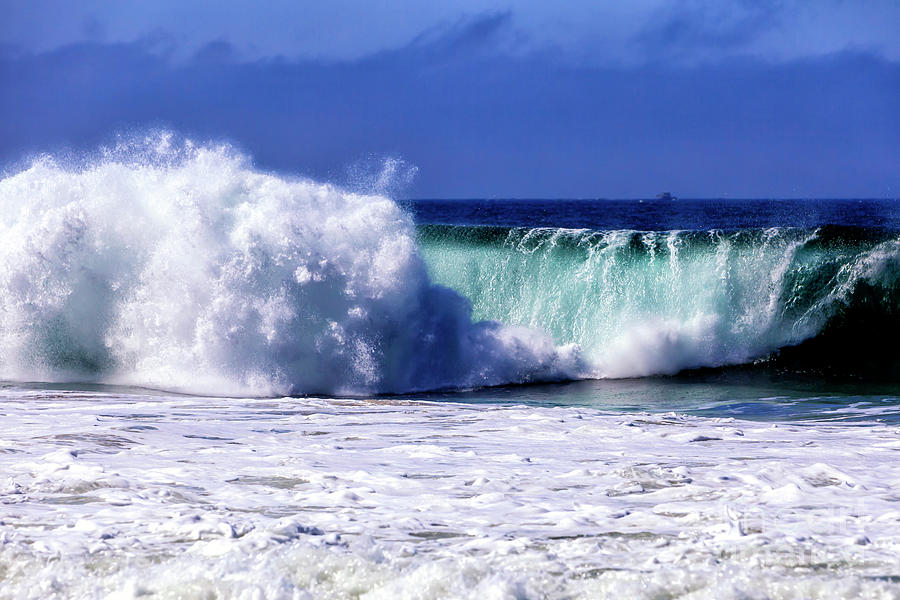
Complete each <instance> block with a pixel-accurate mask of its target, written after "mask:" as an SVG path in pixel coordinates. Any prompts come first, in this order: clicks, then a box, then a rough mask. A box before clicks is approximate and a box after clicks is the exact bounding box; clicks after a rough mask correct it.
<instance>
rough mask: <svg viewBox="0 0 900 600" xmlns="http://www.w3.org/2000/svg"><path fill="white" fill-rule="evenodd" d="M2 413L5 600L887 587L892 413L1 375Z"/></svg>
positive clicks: (765, 594) (792, 592) (858, 593)
mask: <svg viewBox="0 0 900 600" xmlns="http://www.w3.org/2000/svg"><path fill="white" fill-rule="evenodd" d="M3 413H4V432H3V434H2V438H0V473H3V479H0V502H2V504H0V506H2V507H3V510H2V513H0V598H3V599H16V600H25V599H35V600H37V599H41V600H46V599H53V598H60V599H62V598H72V599H89V598H109V599H111V600H112V599H120V600H121V599H138V598H162V599H169V598H171V599H175V598H181V599H184V598H191V599H197V600H200V599H207V598H238V599H257V598H259V599H271V600H282V599H290V600H294V599H297V598H317V599H319V598H322V599H329V598H333V599H338V598H364V599H377V598H384V599H421V600H426V599H435V600H437V599H440V598H471V599H473V600H475V599H483V598H496V599H510V600H511V599H521V598H529V599H531V598H536V599H537V598H660V597H667V598H672V597H689V598H697V599H706V598H708V599H711V600H712V599H715V600H722V599H732V598H733V599H738V598H783V599H788V598H796V599H798V600H799V599H807V598H858V597H867V598H892V597H896V595H897V583H896V577H897V575H898V573H900V565H898V562H897V557H898V554H900V514H898V510H897V493H896V490H897V486H898V484H900V465H898V462H897V460H896V454H897V449H898V447H900V442H898V433H900V431H898V428H897V427H896V426H890V425H884V424H875V423H873V422H871V421H870V422H869V423H868V424H867V425H866V426H854V425H847V424H830V423H822V422H813V423H810V422H806V423H777V424H772V423H759V422H756V423H754V422H748V421H736V420H733V419H714V418H700V417H691V416H684V415H677V414H671V413H664V414H655V415H654V414H647V413H636V414H635V413H632V414H623V413H618V414H617V413H604V412H600V411H597V410H595V409H591V408H585V407H576V408H562V407H555V408H552V407H543V408H542V407H522V406H502V405H479V406H474V405H466V404H457V403H432V402H425V403H421V402H419V403H416V402H404V401H391V402H373V401H336V400H316V399H312V398H301V399H297V398H286V399H275V400H238V399H212V398H208V397H204V398H192V397H184V396H179V397H166V396H159V395H156V396H153V395H149V394H146V393H139V392H130V393H112V392H110V391H104V390H99V391H93V392H89V393H88V392H84V391H77V390H68V391H52V390H46V389H30V390H27V389H15V388H6V389H4V390H3ZM877 416H878V412H877V410H876V411H875V412H874V413H873V414H872V417H871V418H872V419H874V418H875V417H877Z"/></svg>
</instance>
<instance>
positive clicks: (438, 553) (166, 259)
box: [0, 134, 900, 600]
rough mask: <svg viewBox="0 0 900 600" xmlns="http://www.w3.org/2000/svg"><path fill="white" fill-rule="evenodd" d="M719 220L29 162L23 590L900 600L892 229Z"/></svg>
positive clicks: (8, 219)
mask: <svg viewBox="0 0 900 600" xmlns="http://www.w3.org/2000/svg"><path fill="white" fill-rule="evenodd" d="M560 206H562V207H563V208H558V207H560ZM616 206H619V208H618V209H616V208H615V207H616ZM681 206H685V205H681ZM698 206H699V207H700V208H699V209H698V210H700V211H701V213H702V219H700V220H701V221H702V222H703V223H706V225H701V226H689V227H684V226H679V225H678V224H675V225H672V226H666V227H662V226H658V223H657V222H655V221H652V220H651V221H646V223H645V221H642V219H645V220H646V218H647V214H648V213H647V210H648V209H647V206H646V205H644V206H642V205H640V204H638V203H621V204H620V205H615V204H614V203H609V204H603V203H569V204H568V205H567V204H565V203H564V202H560V203H546V205H542V204H528V203H518V204H516V203H513V202H509V203H505V204H504V203H491V202H474V201H473V202H470V203H469V204H464V203H459V204H454V203H452V202H450V203H444V204H439V203H430V204H429V203H424V204H419V205H415V206H409V205H402V206H401V205H399V204H398V203H397V202H395V201H393V200H391V199H390V198H388V197H386V196H384V195H382V194H369V193H357V192H349V191H347V190H345V189H343V188H341V187H338V186H334V185H331V184H325V183H320V182H316V181H313V180H309V179H304V178H300V177H295V176H286V175H283V174H276V173H271V172H266V171H263V170H260V169H258V168H256V167H254V166H253V164H252V161H251V160H250V159H249V157H247V156H245V155H243V154H241V153H240V152H238V151H236V150H235V149H233V148H231V147H229V146H227V145H216V144H194V143H192V142H189V141H179V140H178V139H177V138H176V136H173V135H169V134H163V135H153V136H150V137H148V138H145V139H132V140H128V141H126V142H123V143H122V144H120V145H119V146H116V147H112V148H108V149H102V150H100V151H98V152H95V153H93V154H90V155H87V156H78V157H69V158H66V157H51V156H41V157H37V158H34V159H32V160H29V161H27V162H24V163H22V164H21V165H20V166H18V167H16V168H14V169H12V170H9V171H7V172H6V174H5V175H4V176H3V178H2V181H0V233H2V236H0V380H3V382H2V383H0V416H2V421H0V423H2V425H0V599H7V598H8V599H17V600H18V599H32V598H33V599H38V598H40V599H45V598H59V599H63V598H80V599H88V598H106V599H109V600H116V599H119V600H121V599H138V598H160V599H165V598H171V599H175V598H179V599H183V598H194V599H198V600H200V599H203V600H208V599H210V598H239V599H246V600H257V599H291V600H295V599H311V598H328V599H331V598H334V599H337V598H363V599H377V598H391V599H394V598H408V599H431V598H434V599H439V598H472V599H484V598H487V599H494V598H495V599H507V598H509V599H532V598H533V599H538V598H550V599H557V598H566V599H569V598H691V599H701V598H709V599H716V600H719V599H730V598H734V599H748V598H750V599H757V598H759V599H764V598H785V599H787V598H797V599H800V598H804V599H805V598H860V597H863V598H900V559H898V556H900V509H898V506H900V504H898V501H900V495H898V492H897V490H898V489H900V466H898V461H897V457H896V455H897V452H898V450H900V441H898V440H900V387H898V386H897V384H896V382H897V380H898V374H900V371H898V368H897V365H898V364H900V361H898V353H897V351H896V348H895V346H896V344H895V343H894V340H895V339H896V337H897V335H900V331H898V308H900V301H898V293H900V285H898V281H900V277H898V275H900V234H898V229H900V228H898V227H895V226H893V225H889V226H883V224H882V225H877V224H870V223H869V213H866V212H865V210H874V209H872V207H871V206H870V205H862V204H860V205H859V206H857V205H856V204H846V205H844V204H842V205H840V207H839V210H837V209H836V210H835V211H832V213H829V214H831V215H837V217H836V218H835V219H832V218H831V217H830V216H829V217H827V218H824V217H821V216H817V217H815V218H814V219H812V221H813V222H809V223H805V222H804V223H793V224H791V223H787V222H786V223H784V224H782V225H779V226H773V225H772V224H771V223H763V224H761V225H760V224H757V223H753V224H749V225H748V224H746V223H744V222H743V221H739V220H738V219H737V218H736V217H733V216H729V215H726V216H725V217H722V215H723V214H725V209H722V208H715V209H711V208H710V206H709V205H706V204H701V205H698ZM742 206H743V205H742ZM767 206H768V205H765V206H763V208H766V207H767ZM772 206H773V207H776V208H771V207H770V208H771V210H782V209H781V208H777V207H779V206H781V205H779V204H778V203H773V205H772ZM860 206H861V207H862V208H860ZM566 207H568V208H566ZM470 208H471V209H472V210H473V211H475V212H477V211H482V210H483V211H486V212H488V213H490V215H492V216H491V217H490V218H488V219H481V218H480V217H479V218H478V219H471V218H470V217H469V215H468V213H466V211H468V210H469V209H470ZM651 208H652V210H655V211H658V212H659V213H660V214H671V213H674V212H675V211H677V210H679V208H678V206H669V205H665V206H664V205H662V204H657V205H654V206H653V207H651ZM567 210H568V211H570V213H571V215H575V216H574V217H572V218H570V216H571V215H568V213H564V211H567ZM613 210H620V211H622V212H621V214H622V215H623V216H622V218H621V219H619V220H618V221H617V220H615V219H614V218H613V216H610V215H607V214H606V213H607V212H612V211H613ZM681 210H686V211H689V210H693V209H691V208H690V206H688V207H687V208H683V209H681ZM767 210H768V208H767ZM878 210H880V209H878ZM423 211H426V212H427V211H432V213H433V214H437V213H438V212H440V211H443V212H442V214H443V215H444V216H442V217H440V218H428V217H423V216H422V215H423ZM548 211H549V212H548ZM553 211H557V212H553ZM591 211H595V212H594V213H591ZM716 211H718V212H716ZM860 211H861V212H860ZM588 213H591V214H600V215H601V217H602V219H601V220H604V219H605V220H604V221H603V223H607V224H609V223H615V224H616V226H609V225H603V224H602V223H601V224H599V225H596V226H595V225H592V224H584V223H581V222H580V221H579V219H581V220H582V221H583V220H584V219H586V218H587V217H586V216H585V215H588ZM548 214H549V215H550V216H549V217H548V216H547V215H548ZM698 214H699V213H698ZM448 215H449V216H448ZM516 215H519V216H516ZM522 215H524V217H523V216H522ZM567 215H568V216H567ZM858 215H862V216H861V217H860V216H858ZM692 218H693V217H692ZM616 219H618V217H616ZM717 219H718V220H719V221H722V222H717V221H716V220H717ZM779 219H782V217H779ZM657 220H658V219H657ZM784 220H787V219H784ZM548 221H549V222H548ZM620 221H621V222H620ZM654 223H656V224H654ZM876 225H877V226H876ZM834 378H837V379H834Z"/></svg>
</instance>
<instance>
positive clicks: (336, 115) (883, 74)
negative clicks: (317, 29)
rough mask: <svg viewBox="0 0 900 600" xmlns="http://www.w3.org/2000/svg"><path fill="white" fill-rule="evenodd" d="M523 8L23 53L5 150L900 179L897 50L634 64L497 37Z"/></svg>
mask: <svg viewBox="0 0 900 600" xmlns="http://www.w3.org/2000/svg"><path fill="white" fill-rule="evenodd" d="M514 23H515V22H514V21H513V20H512V17H511V16H510V15H509V13H489V14H487V15H481V16H477V17H473V18H471V19H470V20H468V21H463V22H452V23H450V24H449V25H447V26H446V27H444V28H442V29H438V30H431V31H429V32H428V34H427V35H423V36H419V37H418V38H416V39H415V41H414V42H413V43H410V44H407V45H405V46H403V47H402V48H400V49H397V50H393V51H389V52H378V53H375V54H372V55H369V56H366V57H364V58H359V59H354V60H343V61H338V60H333V59H323V60H312V59H306V60H289V59H285V58H278V59H265V60H255V61H246V60H241V59H239V58H237V57H235V50H234V46H233V44H232V43H231V42H230V41H227V40H225V39H222V40H219V41H218V42H215V43H213V44H211V45H208V46H207V47H206V48H204V49H203V50H202V51H200V52H198V53H196V54H195V55H194V56H192V57H191V58H189V59H186V60H172V59H170V57H168V56H167V55H166V54H165V53H160V51H158V50H157V48H158V47H159V46H160V44H159V42H158V41H154V40H144V41H141V42H134V43H128V44H113V43H106V44H104V43H85V44H77V45H71V46H67V47H65V48H61V49H57V50H54V51H52V52H45V53H38V54H22V53H18V54H15V53H13V54H9V53H7V54H5V55H0V86H2V87H3V89H7V90H16V93H15V94H3V95H2V96H0V116H2V118H0V161H3V162H6V163H7V164H9V163H11V162H15V161H17V160H20V159H21V158H22V156H23V155H25V154H27V153H30V152H40V151H46V150H54V149H58V148H62V147H69V148H73V149H79V148H92V147H96V145H97V144H99V143H102V142H105V141H109V139H110V136H112V135H114V134H115V133H116V132H117V131H128V130H131V129H134V128H140V127H147V126H167V127H171V128H173V129H175V130H177V131H179V132H181V133H184V134H185V135H188V136H191V137H195V138H200V139H208V138H214V139H229V140H232V141H234V142H236V143H237V144H238V145H239V146H240V147H242V148H244V149H246V150H248V151H249V152H250V153H251V154H252V155H253V156H254V158H255V160H256V161H257V163H258V164H259V165H260V166H262V167H264V168H271V169H276V170H284V171H290V172H295V173H303V174H308V175H312V176H317V177H324V178H329V179H332V180H343V179H345V178H346V173H347V169H348V168H347V166H348V165H354V164H362V163H360V161H363V163H365V164H369V163H368V162H366V161H370V162H371V157H373V156H374V157H402V159H405V160H406V161H408V162H409V163H411V164H414V165H416V166H417V167H419V173H418V177H417V179H416V183H415V187H413V188H412V189H410V190H409V192H407V193H409V194H414V195H418V196H432V197H472V196H518V197H536V196H537V197H563V196H568V197H584V196H608V197H634V196H652V195H653V194H655V193H656V192H658V191H659V190H660V189H671V190H672V191H673V192H674V193H677V194H679V195H682V196H685V197H688V196H723V195H732V196H767V197H769V196H798V195H800V196H859V195H864V196H890V195H896V194H897V190H898V189H900V181H898V178H900V174H898V172H897V170H896V165H897V164H900V106H898V98H900V65H897V64H895V63H891V62H888V61H885V60H884V59H883V58H880V57H878V56H875V55H872V54H869V53H840V54H834V55H830V56H826V57H820V58H810V59H804V60H793V61H786V62H782V63H777V64H773V63H771V62H769V61H761V60H752V59H748V58H746V57H744V58H741V59H739V60H738V59H735V60H723V61H722V62H720V63H715V64H693V65H684V64H681V65H671V64H644V65H641V66H639V67H636V68H624V67H608V66H596V65H589V64H572V63H571V62H566V61H559V60H557V59H556V58H555V57H553V56H549V57H548V56H547V55H545V54H539V53H518V54H515V53H508V52H495V51H494V49H495V48H496V47H497V46H498V45H499V46H501V47H502V46H503V44H506V43H507V40H508V37H507V36H509V35H510V31H511V30H512V31H514V29H515V27H514ZM704 43H707V42H704ZM719 43H722V44H727V43H731V42H729V41H728V40H725V41H722V42H719ZM372 164H379V161H378V160H375V161H374V162H373V163H372ZM351 171H352V168H351ZM373 172H374V171H373ZM375 179H377V178H375ZM373 181H374V179H373Z"/></svg>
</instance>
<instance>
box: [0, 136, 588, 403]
mask: <svg viewBox="0 0 900 600" xmlns="http://www.w3.org/2000/svg"><path fill="white" fill-rule="evenodd" d="M0 303H2V306H3V311H2V313H0V378H2V379H12V380H20V381H21V380H25V381H59V380H63V381H65V380H76V381H102V382H119V383H123V382H124V383H129V384H135V385H143V386H150V387H159V388H164V389H179V390H193V391H202V392H207V393H218V394H241V393H250V394H255V395H271V394H287V393H295V394H296V393H314V392H316V393H355V394H360V393H374V392H399V391H409V390H415V389H433V388H442V387H474V386H482V385H496V384H503V383H510V382H523V381H532V380H548V379H549V380H553V379H563V378H570V377H575V376H578V375H579V374H580V371H581V370H582V367H581V366H580V363H579V360H578V356H577V348H575V347H574V346H567V347H563V348H560V347H556V346H555V345H554V344H553V342H552V341H551V339H550V338H549V337H548V336H547V335H545V334H543V333H542V332H540V331H536V330H527V329H524V328H516V327H504V326H501V325H499V324H498V323H494V322H482V323H472V319H471V308H470V304H469V302H468V300H467V299H465V298H464V297H462V296H460V295H459V294H457V293H456V292H454V291H452V290H449V289H446V288H443V287H439V286H435V285H433V284H432V283H431V282H430V280H429V277H428V275H427V273H426V269H425V265H424V263H423V261H422V259H421V257H420V254H419V252H418V249H417V246H416V235H415V229H414V226H413V224H412V222H411V220H410V218H409V216H408V215H407V214H406V213H405V212H403V211H402V210H401V209H400V208H399V207H398V206H397V205H396V204H395V203H394V202H392V201H391V200H389V199H387V198H385V197H382V196H367V195H361V194H354V193H348V192H344V191H342V190H340V189H337V188H335V187H332V186H330V185H324V184H319V183H316V182H312V181H308V180H300V179H292V178H287V177H280V176H276V175H273V174H267V173H262V172H259V171H256V170H254V169H253V168H251V167H250V165H249V164H248V161H247V159H246V158H245V157H243V156H241V155H240V154H238V153H236V152H235V151H233V150H231V149H229V148H228V147H216V146H193V145H191V144H190V143H187V144H183V145H175V144H173V143H172V142H171V138H170V136H160V137H153V138H151V139H149V140H147V141H145V142H143V143H138V144H129V145H127V147H122V148H116V149H113V150H109V151H106V152H104V153H100V154H98V155H97V156H95V157H93V159H92V160H90V161H88V162H87V164H79V165H77V166H76V167H67V166H63V165H61V164H58V163H57V162H55V161H54V160H53V159H51V158H41V159H38V160H36V161H34V162H33V163H32V164H31V165H30V166H28V167H27V168H25V169H23V170H21V171H20V172H17V173H15V174H13V175H10V176H8V177H5V178H4V179H3V180H2V181H0Z"/></svg>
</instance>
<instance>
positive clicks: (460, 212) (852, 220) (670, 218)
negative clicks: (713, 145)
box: [407, 199, 900, 231]
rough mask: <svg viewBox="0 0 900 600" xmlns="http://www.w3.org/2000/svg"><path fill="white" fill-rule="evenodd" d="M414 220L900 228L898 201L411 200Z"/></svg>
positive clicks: (666, 227) (602, 226) (661, 227)
mask: <svg viewBox="0 0 900 600" xmlns="http://www.w3.org/2000/svg"><path fill="white" fill-rule="evenodd" d="M407 206H408V207H409V210H410V211H411V212H412V214H413V216H414V218H415V219H416V222H418V223H422V224H441V225H494V226H504V227H568V228H576V229H582V228H583V229H597V230H608V229H636V230H641V231H671V230H680V229H692V230H696V229H746V228H769V227H804V228H807V227H818V226H821V225H844V226H850V227H866V228H884V229H892V230H894V229H900V201H898V200H883V199H882V200H728V199H726V200H722V199H712V200H412V201H407Z"/></svg>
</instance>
